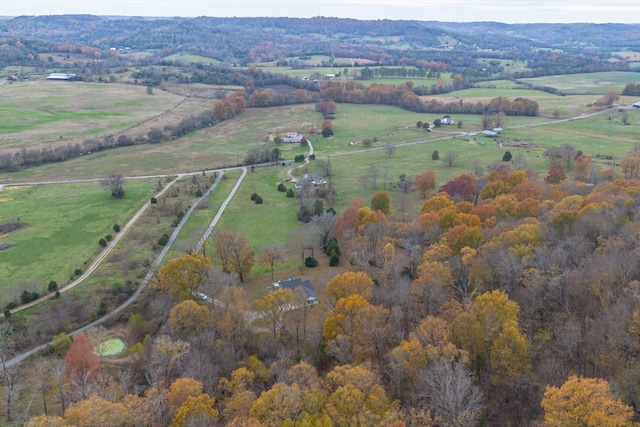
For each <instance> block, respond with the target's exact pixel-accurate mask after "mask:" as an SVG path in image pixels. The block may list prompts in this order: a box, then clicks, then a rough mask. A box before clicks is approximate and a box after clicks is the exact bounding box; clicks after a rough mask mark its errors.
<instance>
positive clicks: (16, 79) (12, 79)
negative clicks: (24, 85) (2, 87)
mask: <svg viewBox="0 0 640 427" xmlns="http://www.w3.org/2000/svg"><path fill="white" fill-rule="evenodd" d="M7 81H10V82H17V81H18V76H9V77H7Z"/></svg>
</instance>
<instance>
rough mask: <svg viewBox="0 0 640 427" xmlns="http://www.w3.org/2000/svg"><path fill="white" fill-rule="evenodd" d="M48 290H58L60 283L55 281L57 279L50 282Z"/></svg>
mask: <svg viewBox="0 0 640 427" xmlns="http://www.w3.org/2000/svg"><path fill="white" fill-rule="evenodd" d="M47 290H48V291H49V292H54V291H57V290H58V284H57V283H56V282H55V280H52V281H50V282H49V286H47Z"/></svg>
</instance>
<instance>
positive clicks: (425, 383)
mask: <svg viewBox="0 0 640 427" xmlns="http://www.w3.org/2000/svg"><path fill="white" fill-rule="evenodd" d="M416 388H417V389H418V390H420V389H422V390H424V394H425V395H426V396H424V397H427V398H428V399H429V406H430V407H431V409H432V410H433V411H434V412H435V413H436V414H437V415H440V416H441V417H442V419H445V420H448V421H449V425H451V426H455V427H464V426H470V425H475V423H476V417H477V415H478V413H479V412H480V410H481V409H482V402H483V397H482V392H481V391H480V389H479V388H478V386H476V385H474V382H473V375H472V374H471V373H470V372H468V371H467V370H466V369H465V368H464V367H463V366H461V365H458V364H453V363H451V362H439V363H434V364H432V365H431V366H429V367H428V368H426V369H424V370H423V371H421V372H420V373H419V374H418V385H417V387H416Z"/></svg>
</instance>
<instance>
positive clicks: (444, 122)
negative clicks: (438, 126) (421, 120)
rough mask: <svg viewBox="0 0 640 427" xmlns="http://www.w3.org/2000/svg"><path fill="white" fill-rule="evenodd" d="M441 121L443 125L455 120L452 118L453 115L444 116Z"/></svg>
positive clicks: (450, 123)
mask: <svg viewBox="0 0 640 427" xmlns="http://www.w3.org/2000/svg"><path fill="white" fill-rule="evenodd" d="M440 123H442V124H443V125H447V126H448V125H452V124H454V123H455V122H454V121H453V119H452V118H451V116H444V117H443V118H442V120H440Z"/></svg>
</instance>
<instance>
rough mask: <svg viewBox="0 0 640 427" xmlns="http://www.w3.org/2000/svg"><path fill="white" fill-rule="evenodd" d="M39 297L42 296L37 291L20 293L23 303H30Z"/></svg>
mask: <svg viewBox="0 0 640 427" xmlns="http://www.w3.org/2000/svg"><path fill="white" fill-rule="evenodd" d="M38 298H40V294H39V293H37V292H29V291H24V292H22V295H20V301H21V302H22V304H28V303H30V302H31V301H35V300H37V299H38Z"/></svg>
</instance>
